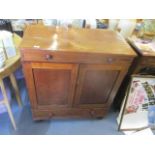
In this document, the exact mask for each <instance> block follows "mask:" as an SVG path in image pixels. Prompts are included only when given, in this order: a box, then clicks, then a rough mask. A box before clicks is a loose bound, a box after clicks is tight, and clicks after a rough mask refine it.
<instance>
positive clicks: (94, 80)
mask: <svg viewBox="0 0 155 155" xmlns="http://www.w3.org/2000/svg"><path fill="white" fill-rule="evenodd" d="M120 72H121V67H120V66H109V65H104V64H103V65H91V64H90V65H85V64H83V65H80V69H79V76H78V83H77V88H76V95H75V105H76V106H81V107H84V106H90V107H93V106H98V107H104V106H105V105H106V104H107V103H108V100H109V97H110V94H111V93H112V91H113V88H114V87H115V84H116V82H117V80H118V77H119V76H120Z"/></svg>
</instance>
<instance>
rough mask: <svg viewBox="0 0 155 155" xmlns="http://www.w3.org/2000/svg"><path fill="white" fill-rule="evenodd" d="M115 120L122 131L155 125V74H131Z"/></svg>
mask: <svg viewBox="0 0 155 155" xmlns="http://www.w3.org/2000/svg"><path fill="white" fill-rule="evenodd" d="M117 122H118V130H122V131H128V130H142V129H144V128H147V127H151V128H154V127H155V76H152V75H132V77H131V81H130V84H129V87H128V89H127V91H126V95H125V97H124V100H123V102H122V106H121V110H120V113H119V116H118V118H117Z"/></svg>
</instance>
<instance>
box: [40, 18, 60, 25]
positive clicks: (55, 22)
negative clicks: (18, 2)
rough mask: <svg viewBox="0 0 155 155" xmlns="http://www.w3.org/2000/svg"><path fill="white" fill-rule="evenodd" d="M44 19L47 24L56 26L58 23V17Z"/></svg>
mask: <svg viewBox="0 0 155 155" xmlns="http://www.w3.org/2000/svg"><path fill="white" fill-rule="evenodd" d="M42 21H43V24H44V25H45V26H56V25H57V20H56V19H43V20H42Z"/></svg>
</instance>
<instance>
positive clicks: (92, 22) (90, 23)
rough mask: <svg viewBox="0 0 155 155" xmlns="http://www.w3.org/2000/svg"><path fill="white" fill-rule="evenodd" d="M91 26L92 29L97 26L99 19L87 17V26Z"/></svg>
mask: <svg viewBox="0 0 155 155" xmlns="http://www.w3.org/2000/svg"><path fill="white" fill-rule="evenodd" d="M87 26H88V27H89V28H91V29H96V28H97V21H96V19H86V27H87Z"/></svg>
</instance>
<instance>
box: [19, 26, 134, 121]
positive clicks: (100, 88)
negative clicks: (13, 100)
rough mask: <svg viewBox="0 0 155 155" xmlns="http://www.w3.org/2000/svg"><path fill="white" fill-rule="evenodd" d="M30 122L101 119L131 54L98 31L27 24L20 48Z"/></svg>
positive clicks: (116, 36) (122, 43)
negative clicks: (29, 106)
mask: <svg viewBox="0 0 155 155" xmlns="http://www.w3.org/2000/svg"><path fill="white" fill-rule="evenodd" d="M20 51H21V55H22V66H23V71H24V74H25V78H26V83H27V88H28V92H29V97H30V103H31V110H32V114H33V119H34V120H42V119H49V118H51V117H92V118H97V117H99V118H100V117H104V116H105V115H106V114H107V113H108V111H109V109H110V106H111V104H112V102H113V99H114V97H115V94H116V92H117V90H118V88H119V86H120V84H121V82H122V80H123V78H124V76H125V75H126V73H127V70H128V68H129V66H130V64H131V62H132V60H133V59H134V58H135V56H136V54H135V52H134V51H133V50H132V48H130V46H129V45H128V44H127V43H126V42H125V40H124V39H123V37H122V36H120V35H119V34H117V33H115V32H113V31H110V30H100V29H75V28H69V29H68V30H67V31H66V29H64V28H59V29H58V28H52V27H51V28H49V27H45V26H39V25H37V26H32V25H31V26H28V27H27V29H26V30H25V33H24V37H23V41H22V43H21V46H20Z"/></svg>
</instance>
